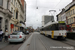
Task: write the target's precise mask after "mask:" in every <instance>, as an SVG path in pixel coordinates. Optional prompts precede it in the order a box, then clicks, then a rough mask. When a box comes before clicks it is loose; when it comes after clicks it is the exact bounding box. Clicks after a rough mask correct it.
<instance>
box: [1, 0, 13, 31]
mask: <svg viewBox="0 0 75 50" xmlns="http://www.w3.org/2000/svg"><path fill="white" fill-rule="evenodd" d="M9 2H10V0H0V29H2V30H3V32H5V30H8V32H9V31H10V22H9V21H10V19H11V17H12V12H11V11H10V10H9V7H10V5H9Z"/></svg>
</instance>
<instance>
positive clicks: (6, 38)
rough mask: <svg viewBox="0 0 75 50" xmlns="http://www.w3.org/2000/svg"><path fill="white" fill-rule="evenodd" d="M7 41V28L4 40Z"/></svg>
mask: <svg viewBox="0 0 75 50" xmlns="http://www.w3.org/2000/svg"><path fill="white" fill-rule="evenodd" d="M7 41H8V30H6V31H5V42H7Z"/></svg>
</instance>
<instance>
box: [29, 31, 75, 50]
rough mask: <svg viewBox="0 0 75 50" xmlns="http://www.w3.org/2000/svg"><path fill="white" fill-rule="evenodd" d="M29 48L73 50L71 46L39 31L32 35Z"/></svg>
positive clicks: (37, 49)
mask: <svg viewBox="0 0 75 50" xmlns="http://www.w3.org/2000/svg"><path fill="white" fill-rule="evenodd" d="M29 50H75V49H74V47H73V46H70V45H68V44H66V43H63V42H61V41H59V40H53V39H50V38H48V37H45V36H43V35H40V34H39V33H37V32H36V33H35V34H34V35H33V37H32V40H31V43H30V46H29Z"/></svg>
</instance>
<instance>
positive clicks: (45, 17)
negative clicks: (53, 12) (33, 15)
mask: <svg viewBox="0 0 75 50" xmlns="http://www.w3.org/2000/svg"><path fill="white" fill-rule="evenodd" d="M53 21H54V16H50V15H43V16H42V26H44V25H46V24H47V23H48V22H53Z"/></svg>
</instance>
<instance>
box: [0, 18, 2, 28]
mask: <svg viewBox="0 0 75 50" xmlns="http://www.w3.org/2000/svg"><path fill="white" fill-rule="evenodd" d="M1 24H2V18H1V17H0V28H1Z"/></svg>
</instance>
